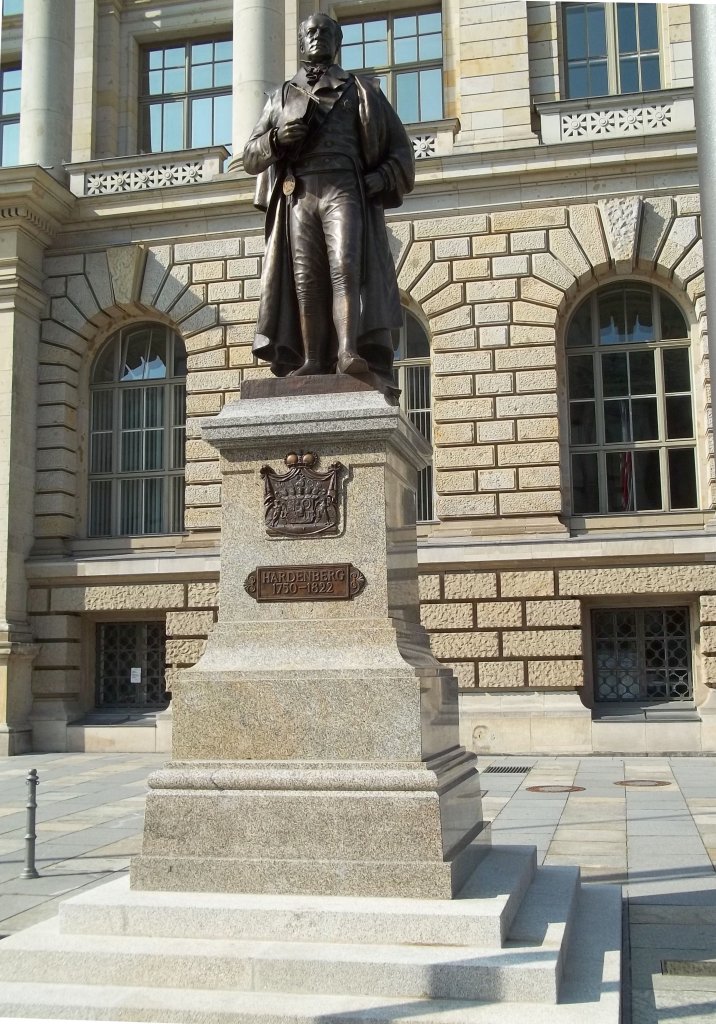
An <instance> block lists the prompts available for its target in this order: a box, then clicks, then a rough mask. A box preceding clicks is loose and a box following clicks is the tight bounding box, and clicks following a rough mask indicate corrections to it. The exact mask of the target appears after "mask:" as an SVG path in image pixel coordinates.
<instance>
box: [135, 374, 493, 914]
mask: <svg viewBox="0 0 716 1024" xmlns="http://www.w3.org/2000/svg"><path fill="white" fill-rule="evenodd" d="M341 384H342V387H343V388H344V390H342V391H340V392H338V393H332V394H325V393H319V394H313V393H310V392H311V391H312V387H311V381H310V379H309V378H297V379H296V384H295V393H294V394H292V393H291V387H292V385H291V382H290V381H288V382H283V384H282V394H281V395H280V396H278V397H258V398H250V399H246V398H243V399H242V400H240V401H239V402H237V403H234V404H233V405H231V406H227V407H226V408H225V409H224V410H223V412H222V413H221V414H220V415H219V416H217V417H215V418H214V419H212V420H209V421H205V423H204V424H203V432H204V437H205V439H206V440H207V441H208V442H209V443H211V444H213V445H215V446H216V447H217V448H218V449H219V451H220V453H221V456H222V458H221V469H222V540H221V544H222V547H221V580H220V593H219V621H218V623H217V625H216V627H215V628H214V630H213V632H212V633H211V635H210V636H209V639H208V641H207V645H206V650H205V652H204V654H203V656H202V657H201V659H200V660H199V662H198V663H197V664H196V665H195V666H194V668H192V669H189V670H187V671H185V672H182V673H180V676H179V679H178V681H177V683H176V685H175V687H174V690H173V702H172V707H173V750H172V757H173V759H172V762H171V763H170V764H169V765H167V766H166V767H165V768H164V769H163V770H162V771H159V772H157V773H155V774H154V775H153V776H152V778H151V779H150V794H149V797H148V800H147V811H146V823H145V830H144V841H143V847H142V853H141V855H140V856H139V857H137V858H136V859H135V860H134V861H133V864H132V870H131V879H132V886H133V887H134V888H135V889H154V890H195V891H221V892H247V893H251V892H253V893H294V894H307V893H308V894H310V893H315V894H322V895H336V896H347V895H351V896H394V897H399V896H400V897H416V898H423V899H436V900H440V899H449V898H450V897H451V896H453V895H454V894H455V893H456V892H457V891H458V890H459V889H460V888H461V886H462V885H463V883H464V882H465V879H466V878H467V877H468V876H469V875H470V874H471V872H472V871H473V870H474V868H475V866H476V864H477V863H478V861H479V860H480V857H481V855H482V854H483V853H484V851H485V846H486V844H487V843H488V842H489V838H488V836H489V831H488V830H486V829H485V828H484V823H483V821H482V814H481V800H480V785H479V780H478V776H477V772H476V771H475V757H474V755H473V754H470V753H467V752H466V751H465V749H464V748H463V747H461V746H460V743H459V739H458V705H457V684H456V681H455V678H454V677H453V675H452V673H451V672H450V671H449V670H448V669H446V668H445V667H443V666H441V665H439V664H438V662H437V661H436V660H435V659H434V658H433V656H432V654H431V652H430V645H429V642H428V637H427V635H426V633H425V631H424V630H423V628H422V626H421V624H420V619H419V613H418V592H417V544H416V530H415V489H416V480H417V470H418V468H420V467H421V466H422V465H423V464H424V463H425V461H426V457H427V456H428V454H429V450H428V449H427V446H426V444H425V442H424V441H423V440H422V438H421V437H420V436H419V435H418V433H417V432H416V431H415V430H414V428H413V427H412V426H411V424H410V423H409V422H408V420H407V419H406V418H405V416H404V415H403V414H402V413H401V411H400V409H399V408H398V407H397V405H396V404H395V401H394V399H393V398H392V397H391V396H390V395H387V396H386V395H383V394H381V393H378V392H375V391H370V390H365V389H364V384H361V388H363V389H362V390H353V391H351V390H350V389H349V390H345V388H350V386H351V385H350V382H346V381H345V380H343V379H342V381H341ZM355 386H356V387H358V385H357V384H356V385H355ZM319 390H321V391H323V392H325V382H323V381H322V382H321V388H320V389H319ZM287 392H288V393H287ZM307 392H308V393H307ZM306 452H310V453H311V458H312V460H313V464H314V465H315V466H317V467H318V470H319V471H322V470H325V469H328V468H329V467H331V466H335V464H336V463H340V465H341V467H342V469H341V471H340V476H339V481H340V482H339V486H338V493H337V496H336V509H337V515H336V521H335V523H334V524H333V525H332V526H330V527H329V528H328V529H325V530H323V531H322V532H321V533H320V534H318V535H315V536H312V535H310V533H307V534H304V533H301V532H299V533H294V534H292V533H291V531H290V530H285V531H284V532H283V533H282V532H281V530H278V531H277V530H276V529H274V528H273V527H272V526H271V525H270V524H267V521H266V519H265V508H266V500H267V496H266V494H267V492H266V490H265V483H264V481H265V478H266V475H267V473H268V472H269V471H272V472H273V473H274V474H279V473H285V472H286V466H287V465H292V464H293V465H295V464H296V463H297V461H298V460H300V458H302V456H303V454H304V453H306ZM291 460H293V462H292V461H291ZM292 479H296V484H295V488H294V491H293V492H292V494H291V496H290V499H289V504H288V505H287V508H288V511H289V512H291V510H292V509H293V510H295V508H297V507H298V506H300V508H301V509H304V510H305V508H306V507H307V504H306V503H308V505H310V500H311V499H310V495H311V494H312V493H314V492H313V491H312V489H311V488H312V486H313V484H312V481H311V479H310V478H309V479H308V482H307V483H306V482H305V481H303V480H301V479H297V478H292ZM307 495H308V497H307ZM291 503H293V504H291ZM301 514H303V513H301ZM287 518H288V519H290V515H289V516H288V517H287ZM277 521H278V520H277ZM280 522H281V523H283V522H284V520H283V519H280ZM326 565H328V566H335V565H343V566H345V565H351V566H354V567H355V568H356V570H358V571H359V572H360V573H361V574H362V575H363V577H364V578H365V585H364V587H363V589H361V590H359V591H358V592H357V593H354V594H353V595H352V596H351V597H347V596H346V597H344V598H341V599H335V600H333V599H325V600H321V599H319V598H315V599H314V598H313V596H310V597H308V599H306V594H304V595H303V599H302V600H285V601H284V600H279V598H278V597H274V596H273V591H272V592H271V593H270V595H269V599H267V600H262V601H259V600H257V595H256V592H255V591H252V589H251V586H250V585H249V586H247V579H248V578H249V577H250V576H251V575H252V574H255V573H256V572H257V569H258V567H269V568H270V569H271V571H272V572H274V571H284V570H290V569H292V568H293V567H309V568H311V567H316V566H326ZM313 593H314V591H311V592H310V594H311V595H313Z"/></svg>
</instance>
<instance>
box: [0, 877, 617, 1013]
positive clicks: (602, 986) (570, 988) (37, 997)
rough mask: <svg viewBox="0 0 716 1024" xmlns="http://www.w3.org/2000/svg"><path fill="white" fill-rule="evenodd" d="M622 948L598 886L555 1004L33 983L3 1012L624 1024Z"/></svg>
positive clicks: (9, 998) (581, 908) (5, 996)
mask: <svg viewBox="0 0 716 1024" xmlns="http://www.w3.org/2000/svg"><path fill="white" fill-rule="evenodd" d="M6 941H7V940H6ZM620 944H621V894H620V891H619V889H618V888H617V887H615V886H601V885H600V886H591V887H588V888H582V890H581V892H580V895H579V900H578V908H577V912H576V915H575V922H574V932H573V942H572V944H571V948H570V953H569V956H568V957H567V962H566V967H565V984H564V987H563V992H562V998H561V1001H560V1002H559V1003H558V1004H556V1005H550V1004H548V1003H535V1002H527V1001H524V1000H523V1001H519V1002H509V1003H507V1002H503V1003H499V1002H493V1001H491V1002H474V1001H470V1002H466V1001H464V1000H454V999H438V998H433V999H430V998H416V999H411V1000H410V1001H406V999H405V998H404V997H400V998H392V997H386V996H381V995H376V994H373V995H371V996H365V995H363V996H351V995H344V994H340V995H339V994H336V995H304V994H288V993H286V992H280V991H279V992H241V991H236V990H231V989H228V990H216V989H212V990H201V991H197V990H191V989H178V988H170V987H166V988H150V987H141V986H134V985H133V986H103V985H69V984H43V983H38V982H37V981H32V982H6V983H4V984H3V985H2V986H0V1016H2V1017H10V1018H13V1017H24V1018H27V1017H36V1018H44V1019H45V1020H62V1019H64V1020H97V1021H138V1022H162V1024H317V1022H318V1021H319V1020H320V1021H321V1022H322V1024H575V1022H576V1021H579V1024H618V1022H619V1003H620V998H619V996H620V984H619V982H620ZM1 948H2V947H1V946H0V949H1Z"/></svg>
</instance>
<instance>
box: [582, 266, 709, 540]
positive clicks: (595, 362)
mask: <svg viewBox="0 0 716 1024" xmlns="http://www.w3.org/2000/svg"><path fill="white" fill-rule="evenodd" d="M616 288H620V289H624V290H625V291H628V290H630V289H642V290H643V289H649V291H650V293H651V310H652V319H653V325H654V340H652V341H631V342H620V343H616V344H613V343H612V344H600V343H599V314H598V309H599V307H598V303H599V297H600V295H604V293H605V292H608V291H609V290H611V289H616ZM662 295H663V296H665V298H666V299H667V300H669V301H670V302H671V303H673V304H674V306H675V307H676V309H677V310H678V311H679V313H680V314H681V316H682V317H683V320H684V324H685V327H686V334H685V336H684V337H683V338H667V339H664V338H663V337H662V325H661V301H660V296H662ZM587 304H589V306H590V317H591V333H592V341H591V344H590V345H569V333H570V329H571V327H572V324H573V323H574V321H575V319H576V317H577V316H578V314H579V313H580V312H581V310H583V309H584V307H585V306H587ZM679 349H680V350H685V351H686V353H687V358H688V369H689V380H690V391H689V397H690V400H691V426H692V434H691V436H690V437H688V438H683V437H681V438H677V437H674V438H669V437H667V425H666V399H667V397H681V396H683V395H684V394H686V392H681V391H679V392H676V391H669V392H667V391H666V390H665V386H664V379H663V355H661V353H663V352H664V351H674V350H679ZM645 351H653V352H654V353H655V357H654V374H655V390H654V393H653V395H652V394H651V393H648V394H647V393H646V392H644V393H641V392H634V391H633V390H632V388H631V387H630V388H629V390H628V392H627V393H625V394H624V395H614V396H609V395H607V396H606V398H607V399H610V398H612V399H613V400H615V401H622V402H623V401H625V400H626V401H628V402H629V403H630V407H631V402H632V401H633V400H634V399H637V400H639V399H640V398H646V399H649V398H652V397H653V398H655V401H656V407H657V425H658V436H657V437H655V438H649V439H646V440H638V441H635V440H633V439H632V440H630V441H610V442H608V441H607V440H606V436H607V434H606V428H605V416H604V399H605V395H604V378H603V371H602V367H601V357H602V355H603V354H606V353H613V354H620V353H629V352H645ZM563 352H564V392H565V396H566V397H565V404H564V436H565V438H566V446H565V448H566V452H567V473H566V479H567V480H568V481H569V491H568V493H569V506H568V507H569V510H570V518H572V519H577V520H583V521H585V522H591V521H599V520H607V519H609V518H610V517H613V518H614V519H615V521H619V522H620V521H623V519H624V517H625V516H630V517H635V516H636V517H639V516H650V517H653V516H668V517H673V516H684V515H685V516H693V515H694V514H698V513H699V512H700V510H701V494H702V481H701V476H700V465H699V459H698V455H699V426H698V416H697V407H696V388H695V381H696V373H695V365H694V355H693V344H692V329H691V323H690V318H689V316H688V315H687V313H686V311H685V310H684V309H683V307H682V306H681V304H680V303H679V302H678V301H677V300H676V298H674V296H672V295H671V294H669V293H668V292H666V291H665V290H664V289H663V288H661V287H660V286H659V285H658V284H655V283H654V282H653V281H645V280H642V279H638V278H630V279H629V280H628V281H627V280H622V281H619V280H612V281H609V282H604V283H602V284H601V285H600V286H599V287H597V288H594V289H593V290H592V291H591V292H590V293H589V295H587V296H584V297H583V298H582V299H581V300H580V301H579V302H578V303H577V304H576V305H575V306H574V308H573V309H572V311H571V313H570V315H569V317H568V319H567V321H566V326H565V331H564V336H563ZM588 355H591V356H592V374H593V382H594V394H593V396H592V397H591V398H590V397H585V396H579V395H577V396H576V397H572V392H571V388H570V368H569V361H570V358H574V357H579V356H588ZM589 401H592V402H593V404H594V434H595V440H594V442H583V443H581V444H580V443H575V442H573V440H572V406H573V404H577V403H579V402H589ZM602 439H603V440H602ZM685 448H687V449H689V450H691V451H692V452H693V457H694V487H695V504H694V505H693V506H688V507H684V508H672V507H671V494H670V477H669V466H668V451H669V450H670V449H685ZM654 449H658V452H659V470H660V486H661V499H662V500H661V507H660V508H657V509H639V508H634V509H625V510H614V509H610V508H609V494H608V469H607V465H606V457H607V455H608V454H610V453H611V454H622V453H623V452H629V453H631V454H632V455H633V453H635V452H638V451H652V450H654ZM592 453H596V455H597V487H598V498H599V511H589V512H587V511H575V504H576V502H575V491H574V484H575V476H576V474H575V473H574V468H573V465H574V464H573V457H574V456H575V455H589V454H592ZM632 483H634V478H633V479H632Z"/></svg>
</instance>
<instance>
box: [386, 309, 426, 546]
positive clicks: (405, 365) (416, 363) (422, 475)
mask: <svg viewBox="0 0 716 1024" xmlns="http://www.w3.org/2000/svg"><path fill="white" fill-rule="evenodd" d="M402 308H403V326H402V327H401V328H400V329H399V331H396V332H395V334H396V335H397V338H394V347H395V356H394V360H393V374H394V378H395V381H396V384H397V386H398V387H399V388H400V408H401V409H402V411H403V412H404V413H405V415H406V416H407V417H408V419H409V420H410V422H411V423H412V424H413V426H414V427H415V428H416V430H417V431H418V432H419V433H420V435H421V436H422V437H424V438H425V440H426V441H427V443H428V444H429V445H430V450H431V452H432V449H433V410H432V405H433V400H432V348H431V345H430V334H429V333H428V330H427V328H426V327H425V325H424V324H423V323H422V322H421V320H420V318H419V317H418V316H417V315H416V314H415V313H414V312H413V311H412V310H410V309H408V308H407V307H406V306H403V307H402ZM408 317H410V318H411V319H412V320H413V321H414V322H415V323H416V324H417V326H418V328H419V329H420V331H421V332H422V333H423V335H424V337H425V341H426V342H427V346H428V354H427V355H426V356H413V357H407V358H405V359H401V358H399V353H400V349H401V347H402V346H406V347H407V340H408ZM417 367H427V374H426V380H427V392H428V393H427V406H426V405H425V404H423V405H421V406H411V405H409V403H408V396H409V394H410V387H409V381H408V378H409V376H410V371H411V369H413V368H417ZM415 414H418V415H422V416H423V417H424V420H426V421H427V424H428V427H429V434H430V436H429V437H428V436H427V431H426V430H424V429H422V428H421V426H420V424H419V422H416V416H415ZM423 509H424V510H425V512H426V513H428V514H427V515H426V516H425V517H423V516H422V515H421V514H420V513H421V511H422V510H423ZM415 513H416V523H417V524H418V525H419V526H421V525H426V524H429V523H434V522H435V521H436V518H435V477H434V473H433V459H432V455H431V458H430V462H429V464H428V465H427V466H426V467H425V469H422V470H419V472H418V489H417V491H416V495H415Z"/></svg>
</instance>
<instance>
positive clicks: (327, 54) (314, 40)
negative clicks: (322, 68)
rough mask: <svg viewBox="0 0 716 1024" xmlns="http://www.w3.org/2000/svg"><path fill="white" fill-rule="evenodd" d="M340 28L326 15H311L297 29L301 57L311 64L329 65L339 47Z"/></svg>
mask: <svg viewBox="0 0 716 1024" xmlns="http://www.w3.org/2000/svg"><path fill="white" fill-rule="evenodd" d="M342 40H343V33H342V32H341V26H340V25H339V24H338V22H337V21H334V20H333V18H329V17H328V15H327V14H320V13H318V14H311V15H310V16H309V17H308V18H306V19H305V20H304V21H302V22H301V24H300V25H299V28H298V45H299V47H300V50H301V56H302V57H303V58H304V60H307V61H310V62H311V63H312V64H329V63H332V62H333V60H334V59H335V56H336V54H337V53H338V51H339V49H340V47H341V41H342Z"/></svg>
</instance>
